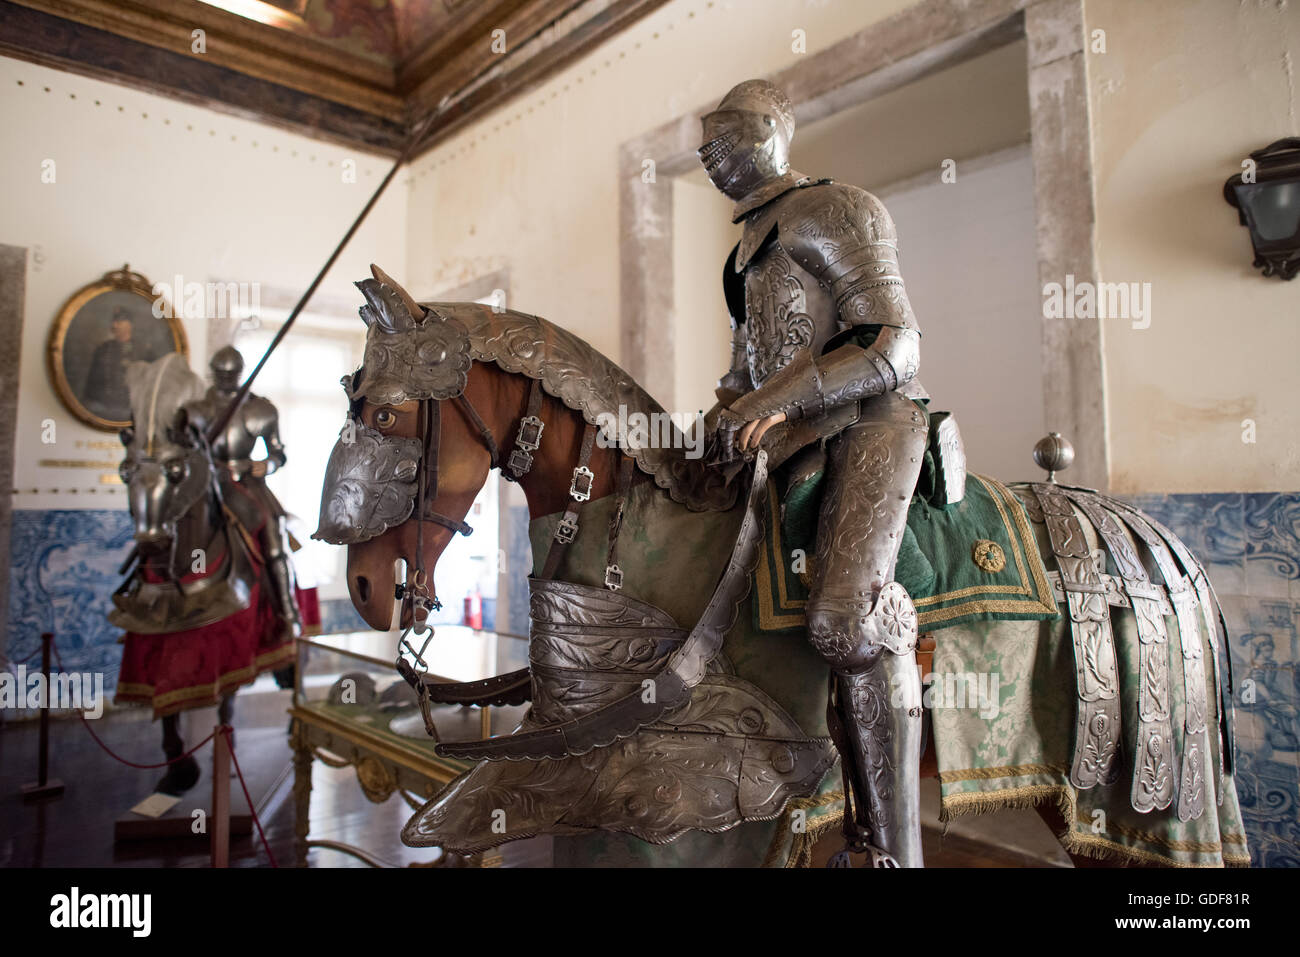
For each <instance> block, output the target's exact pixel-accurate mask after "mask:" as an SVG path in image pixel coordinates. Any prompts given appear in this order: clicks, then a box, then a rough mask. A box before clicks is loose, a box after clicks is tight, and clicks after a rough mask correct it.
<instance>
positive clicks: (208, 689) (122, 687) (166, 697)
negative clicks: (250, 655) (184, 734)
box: [113, 642, 294, 717]
mask: <svg viewBox="0 0 1300 957" xmlns="http://www.w3.org/2000/svg"><path fill="white" fill-rule="evenodd" d="M293 660H294V643H293V642H289V643H288V644H284V645H281V646H280V647H279V648H275V649H273V650H272V651H267V652H263V653H262V654H260V655H258V656H257V657H256V658H254V659H253V663H252V664H251V665H249V666H247V667H245V668H236V669H235V670H234V671H227V672H226V673H224V674H222V675H221V676H220V677H218V678H217V680H216V681H213V682H211V683H209V684H205V685H191V686H190V687H188V688H177V689H176V690H175V691H169V692H167V693H166V694H163V695H158V696H155V695H154V686H153V685H147V684H134V683H125V684H124V683H122V682H119V683H118V686H117V691H116V692H115V694H114V695H113V700H114V702H120V703H123V704H125V703H127V702H131V701H142V702H146V703H150V704H152V705H153V710H154V715H155V716H156V717H163V716H165V715H167V714H171V713H173V712H176V711H183V710H185V708H186V706H187V705H189V704H190V703H191V702H193V701H197V700H200V699H202V700H205V701H211V700H212V699H214V698H218V697H220V696H221V694H222V693H223V692H224V691H226V690H227V689H228V688H231V687H238V686H239V685H242V684H246V683H247V682H249V681H252V680H253V679H254V678H256V677H257V676H258V675H259V674H261V673H262V672H263V671H270V670H272V669H274V668H276V667H278V666H280V665H286V664H288V663H289V662H291V661H293Z"/></svg>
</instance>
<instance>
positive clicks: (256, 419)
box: [246, 396, 288, 475]
mask: <svg viewBox="0 0 1300 957" xmlns="http://www.w3.org/2000/svg"><path fill="white" fill-rule="evenodd" d="M247 408H248V415H247V416H246V420H247V422H248V424H249V426H250V431H252V432H253V433H254V434H256V435H260V436H261V437H262V441H263V442H264V443H266V459H265V462H266V472H265V473H263V474H265V475H270V474H271V473H272V472H274V471H275V470H276V469H280V468H283V467H284V463H285V462H286V461H287V460H288V457H287V456H286V455H285V453H284V443H283V442H281V441H280V413H279V412H278V411H276V408H275V406H274V405H272V404H271V403H270V402H269V401H268V400H267V399H263V398H261V397H260V396H257V397H253V398H251V399H250V400H249V402H248V406H247Z"/></svg>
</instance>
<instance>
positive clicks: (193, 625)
mask: <svg viewBox="0 0 1300 957" xmlns="http://www.w3.org/2000/svg"><path fill="white" fill-rule="evenodd" d="M211 365H212V371H213V378H214V380H215V381H214V384H213V386H212V387H211V388H210V389H208V390H207V391H206V392H205V391H204V387H203V382H202V380H201V379H199V377H198V376H196V375H195V374H194V373H193V372H192V371H190V369H189V367H188V366H187V365H186V364H185V362H184V359H183V358H181V357H180V356H179V355H176V354H172V355H168V356H166V357H164V358H162V359H159V360H157V361H155V362H152V363H145V362H137V363H133V364H132V365H131V366H130V367H129V368H128V370H127V386H128V389H129V392H130V399H131V418H132V424H131V426H130V427H128V428H126V429H123V430H122V436H121V437H122V442H123V445H125V447H126V457H125V459H124V460H123V462H122V465H121V469H120V471H121V476H122V481H123V482H124V483H125V484H126V486H127V500H128V502H129V504H130V508H131V516H132V519H133V520H134V523H135V536H134V537H135V552H134V553H133V556H134V557H133V559H132V560H131V561H132V562H134V567H133V568H132V569H131V572H130V574H129V575H128V576H127V578H126V580H125V581H124V582H123V583H122V586H121V587H120V588H119V589H118V590H117V592H116V593H115V594H114V595H113V604H114V608H113V610H112V612H110V614H109V620H110V621H111V622H112V623H113V624H114V625H117V626H118V627H120V628H122V629H124V630H125V631H126V637H125V647H124V649H123V654H122V668H121V671H120V674H119V678H118V687H117V696H116V699H117V701H118V702H140V703H147V704H150V705H152V707H153V711H154V717H156V718H161V719H162V722H163V753H164V754H165V755H166V756H167V758H168V760H169V761H170V762H172V763H171V765H170V767H169V768H168V770H167V773H166V775H165V776H164V777H163V779H162V780H161V781H160V782H159V784H158V790H160V791H163V792H166V793H172V794H179V793H181V792H183V791H185V790H188V789H189V788H190V787H192V786H193V785H194V783H195V782H196V781H197V780H198V777H199V767H198V764H197V762H196V761H195V760H194V758H193V757H182V755H183V754H184V750H185V747H184V743H183V741H182V739H181V734H180V727H179V722H178V717H179V714H180V712H181V711H184V710H188V709H191V708H201V707H207V706H211V705H217V707H218V717H219V720H220V721H221V722H222V723H223V724H228V723H229V722H230V719H231V715H232V703H233V701H232V699H233V696H234V693H235V691H236V689H237V688H238V687H240V686H241V685H244V684H247V683H248V682H250V681H252V680H253V679H254V678H256V677H257V675H258V674H260V673H261V672H263V671H278V670H280V669H286V668H289V667H291V666H292V661H293V639H294V638H295V637H296V636H297V635H299V634H301V633H302V630H303V613H302V610H301V609H300V607H299V603H300V602H301V603H302V609H305V610H306V611H307V612H308V614H309V620H310V621H311V622H312V623H315V622H317V621H319V615H318V612H317V606H316V599H315V594H314V591H311V590H309V591H308V592H305V593H304V592H302V591H300V590H298V589H297V588H296V586H295V583H294V578H293V574H292V570H291V567H290V565H289V543H288V540H287V536H286V534H285V530H284V522H285V513H284V510H283V509H282V508H281V507H280V505H279V503H278V502H276V500H275V497H274V496H273V495H272V494H271V492H270V490H269V489H267V488H266V486H265V483H264V482H263V481H262V476H263V475H265V474H267V472H268V471H270V470H271V469H273V468H276V467H279V466H283V465H284V463H285V453H284V446H283V445H282V444H281V442H280V439H279V435H278V430H277V426H276V418H277V417H276V412H275V407H274V406H273V405H271V403H270V402H268V401H267V400H265V399H262V398H259V397H256V396H250V397H249V400H248V401H247V402H246V403H244V405H242V406H241V407H240V409H239V410H237V414H236V416H235V417H234V418H232V420H231V423H230V425H229V426H227V427H226V429H225V430H224V432H223V433H222V434H221V435H220V436H219V437H218V438H217V440H216V441H214V442H212V443H211V444H209V442H208V441H207V437H206V434H205V432H206V429H207V427H208V425H209V423H210V422H211V421H212V419H213V418H214V417H215V416H216V415H217V414H219V413H220V412H221V410H222V409H224V408H225V405H224V404H223V403H228V401H229V399H230V397H231V395H232V394H233V386H232V383H234V384H235V385H237V383H238V377H239V373H240V370H241V368H242V360H241V359H240V358H239V353H238V352H236V351H235V350H234V349H233V348H230V347H227V348H225V349H222V350H220V351H219V352H218V353H217V354H216V355H215V356H214V358H213V360H212V363H211ZM258 438H261V439H262V440H263V441H264V442H265V444H266V449H267V453H268V457H267V459H265V460H259V461H253V460H252V459H251V455H252V453H253V450H254V446H255V443H256V441H257V439H258Z"/></svg>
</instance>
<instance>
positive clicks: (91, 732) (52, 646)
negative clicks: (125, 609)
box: [50, 641, 216, 771]
mask: <svg viewBox="0 0 1300 957" xmlns="http://www.w3.org/2000/svg"><path fill="white" fill-rule="evenodd" d="M50 650H51V651H53V652H54V657H55V659H56V660H57V661H58V662H59V670H60V671H62V670H64V669H63V656H62V655H61V654H59V646H58V645H56V644H55V643H54V642H52V641H51V642H50ZM77 717H78V718H80V719H81V726H82V727H83V728H85V729H86V731H87V733H89V735H90V736H91V738H93V739H94V741H95V743H96V744H97V745H99V746H100V748H102V749H103V751H104V753H105V754H107V755H108V756H109V757H110V758H112V759H113V760H114V761H117V762H120V763H121V764H125V765H126V766H127V767H128V768H137V769H139V770H141V771H156V770H157V769H158V768H165V767H167V766H168V765H172V764H175V763H176V762H177V761H184V760H185V759H186V758H188V757H190V756H191V755H192V754H194V752H195V751H197V750H198V749H199V748H201V747H203V746H204V745H205V744H207V743H208V742H209V741H211V740H212V738H213V737H214V736H215V735H216V732H215V731H214V732H213V733H212V734H210V735H208V736H207V737H206V738H204V739H203V740H202V741H200V742H199V743H198V744H196V745H194V747H192V748H190V749H189V750H188V751H186V752H185V753H184V754H182V755H180V756H179V757H176V758H172V759H171V760H170V761H163V762H162V763H161V764H136V763H135V762H134V761H128V760H127V759H126V758H124V757H122V756H121V755H118V754H115V753H114V752H113V749H112V748H110V747H109V746H108V745H106V744H105V743H104V742H103V741H101V740H100V737H99V735H97V734H96V733H95V732H94V730H93V729H92V728H91V727H90V722H89V721H87V720H86V715H85V713H84V712H82V713H80V714H78V715H77Z"/></svg>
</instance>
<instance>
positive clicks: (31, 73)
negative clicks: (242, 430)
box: [0, 58, 406, 520]
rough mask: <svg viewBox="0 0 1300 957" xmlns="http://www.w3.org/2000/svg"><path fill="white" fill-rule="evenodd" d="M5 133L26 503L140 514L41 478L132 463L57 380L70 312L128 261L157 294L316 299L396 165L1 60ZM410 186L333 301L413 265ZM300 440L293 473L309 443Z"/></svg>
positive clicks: (5, 223) (197, 361) (379, 215)
mask: <svg viewBox="0 0 1300 957" xmlns="http://www.w3.org/2000/svg"><path fill="white" fill-rule="evenodd" d="M0 124H2V125H3V128H4V130H5V148H4V149H3V150H2V151H0V182H4V183H5V195H4V200H3V202H0V242H6V243H11V244H13V245H16V246H26V247H28V248H29V250H30V252H29V255H28V271H27V303H26V314H25V317H24V328H23V338H22V342H21V343H12V344H10V347H11V348H21V349H22V373H21V381H20V386H19V404H18V428H17V436H16V441H15V460H16V465H15V488H17V489H18V490H19V491H18V494H17V495H16V496H15V497H14V505H15V507H16V508H115V507H116V508H124V507H125V502H124V497H123V496H122V494H121V490H120V486H116V487H115V486H105V485H100V484H99V481H98V479H99V475H100V474H101V470H87V469H66V468H42V467H40V466H38V465H37V462H38V461H39V460H41V459H65V460H66V459H88V460H104V461H108V460H112V461H113V462H116V461H118V460H119V459H120V458H121V455H120V453H119V452H118V451H117V449H118V445H117V436H116V434H114V433H107V432H99V431H96V430H94V429H91V428H89V427H87V426H83V425H81V424H80V423H79V422H77V421H76V420H75V419H73V417H72V416H71V415H70V414H68V413H67V412H66V410H64V408H63V406H62V405H61V404H60V403H59V401H58V398H57V397H56V396H55V394H54V391H53V389H52V388H51V386H50V383H49V380H48V377H47V375H46V371H45V350H46V339H47V336H48V333H49V329H50V326H51V324H52V323H53V321H54V317H55V314H56V313H57V311H58V309H59V308H60V306H61V305H62V304H63V302H64V300H65V299H66V298H67V297H68V296H69V295H71V294H72V293H73V292H74V291H75V290H76V289H78V288H79V287H81V286H83V285H85V284H86V283H89V282H91V281H93V280H95V279H97V278H98V277H99V276H101V275H102V274H103V273H105V272H106V271H108V270H110V269H117V268H120V267H121V266H122V264H123V263H124V262H129V263H130V265H131V268H132V269H134V270H136V271H138V272H141V273H143V274H145V275H146V276H147V277H148V278H149V279H150V280H152V281H155V282H157V281H162V280H164V279H167V280H170V277H172V276H174V275H175V274H177V273H179V274H181V275H183V276H184V277H185V278H186V280H187V281H197V282H207V281H210V280H214V279H223V280H233V281H236V282H260V283H262V284H264V285H266V286H274V287H278V288H280V289H288V290H302V289H305V288H306V286H307V284H308V283H309V282H310V281H311V279H312V277H313V276H314V275H315V273H316V271H317V270H318V269H319V268H320V266H321V264H322V263H323V262H324V260H325V258H326V256H328V255H329V253H330V251H331V250H332V249H333V247H334V244H335V243H337V242H338V240H339V239H340V238H341V237H342V235H343V233H344V231H345V230H346V229H347V227H348V225H349V224H350V223H351V221H352V219H353V218H354V216H355V215H356V214H357V212H359V211H360V209H361V207H362V206H363V205H364V203H365V201H366V199H367V198H368V196H369V194H370V192H371V191H372V190H373V189H374V187H375V186H377V185H378V183H379V181H380V179H381V178H382V177H383V175H384V173H386V172H387V170H388V166H389V162H388V161H387V160H385V159H383V158H381V157H375V156H370V155H367V154H362V153H358V152H356V151H349V150H347V149H343V148H340V147H335V146H329V145H324V144H321V143H318V142H315V141H312V140H309V139H306V138H304V137H301V136H297V135H293V134H290V133H285V132H282V131H280V130H276V129H273V128H270V127H267V126H263V125H261V124H257V123H252V122H247V121H244V120H239V119H234V118H231V117H228V116H225V115H222V114H218V113H214V112H212V111H210V110H205V109H201V108H198V107H192V106H188V105H184V104H181V103H177V102H175V101H172V100H167V99H163V98H160V97H156V96H152V95H150V94H146V93H141V92H138V91H135V90H130V89H127V88H125V87H121V86H116V85H112V84H108V83H102V82H99V81H96V80H91V79H87V78H84V77H80V76H75V75H73V74H69V73H61V72H57V71H54V70H50V69H46V68H43V67H39V66H35V65H33V64H30V63H26V62H23V61H18V60H13V59H8V58H0ZM46 159H53V160H54V161H55V164H56V166H55V172H56V182H55V183H53V184H43V183H42V182H41V163H42V161H43V160H46ZM347 159H352V160H354V161H355V162H356V168H357V176H356V180H357V181H356V182H355V183H351V184H349V183H344V182H343V176H342V163H343V161H344V160H347ZM404 179H405V177H399V178H398V180H397V181H395V182H394V183H393V184H391V185H390V187H389V192H388V193H387V194H386V195H385V197H384V199H383V200H381V202H380V203H379V205H378V206H377V207H376V208H375V209H374V211H373V212H372V213H371V214H370V217H369V219H368V221H367V222H366V224H365V225H364V226H363V227H362V228H361V231H360V232H359V233H358V234H357V236H356V237H355V238H354V239H353V240H352V242H351V244H350V245H349V247H348V249H347V250H346V251H345V252H344V253H343V255H342V257H341V258H340V260H339V262H338V263H337V264H336V265H335V267H334V269H333V270H332V271H331V273H330V275H329V277H327V279H326V280H325V282H324V284H323V285H322V286H321V290H320V292H321V294H322V295H325V296H333V297H341V298H347V299H358V296H357V293H356V290H355V289H354V288H352V286H351V283H352V281H354V280H357V279H362V278H364V277H365V276H367V275H369V268H368V264H369V263H370V262H371V261H377V262H379V263H381V264H398V266H390V267H389V268H400V264H401V263H403V262H405V259H406V250H405V244H406V186H405V184H404ZM358 302H359V299H358ZM205 325H206V323H205V321H204V320H198V321H194V322H187V323H186V334H187V336H188V337H189V341H190V358H191V364H192V365H193V367H194V368H195V369H196V371H199V372H202V373H206V366H207V358H208V357H207V355H206V354H205V353H206V328H205ZM271 398H272V399H274V396H273V395H272V396H271ZM46 418H52V419H54V420H55V422H56V424H57V429H56V436H57V443H56V444H54V445H45V444H42V442H41V428H40V423H41V421H42V420H43V419H46ZM286 442H287V444H288V449H289V456H290V464H289V466H288V469H286V475H288V474H289V470H291V469H292V468H293V436H286ZM87 443H101V444H102V443H108V444H107V446H101V447H95V446H94V445H88V444H87ZM108 471H113V470H112V469H110V470H108ZM302 481H304V482H313V483H319V482H320V476H319V475H304V476H302ZM56 488H57V489H59V490H60V491H59V492H58V493H54V492H53V491H51V490H52V489H56ZM92 488H93V489H95V492H94V494H91V493H90V489H92ZM32 489H36V490H37V492H36V494H32ZM74 489H75V490H76V491H72V490H74ZM110 489H111V490H112V491H110ZM4 491H5V492H8V491H9V490H8V489H5V490H4ZM307 518H308V520H310V519H312V518H314V516H311V517H307Z"/></svg>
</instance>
